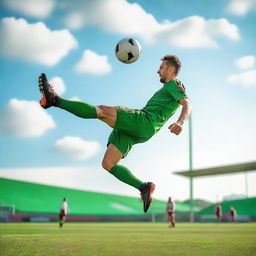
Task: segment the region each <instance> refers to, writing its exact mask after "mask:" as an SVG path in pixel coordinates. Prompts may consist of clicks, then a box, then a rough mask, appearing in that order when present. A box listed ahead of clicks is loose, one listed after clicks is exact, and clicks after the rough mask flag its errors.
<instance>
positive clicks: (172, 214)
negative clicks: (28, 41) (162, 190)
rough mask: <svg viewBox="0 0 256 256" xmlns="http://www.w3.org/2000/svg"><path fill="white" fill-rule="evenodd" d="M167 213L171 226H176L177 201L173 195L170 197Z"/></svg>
mask: <svg viewBox="0 0 256 256" xmlns="http://www.w3.org/2000/svg"><path fill="white" fill-rule="evenodd" d="M166 213H167V216H168V219H169V223H170V227H175V224H176V222H175V202H174V200H173V199H172V198H171V197H169V198H168V202H167V206H166Z"/></svg>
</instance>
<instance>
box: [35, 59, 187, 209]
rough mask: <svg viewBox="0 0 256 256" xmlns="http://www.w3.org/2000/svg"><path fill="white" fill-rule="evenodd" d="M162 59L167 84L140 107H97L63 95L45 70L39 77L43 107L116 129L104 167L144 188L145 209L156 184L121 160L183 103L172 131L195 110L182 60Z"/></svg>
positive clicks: (178, 129)
mask: <svg viewBox="0 0 256 256" xmlns="http://www.w3.org/2000/svg"><path fill="white" fill-rule="evenodd" d="M161 60H162V63H161V65H160V67H159V69H158V71H157V73H158V74H159V77H160V82H161V83H163V87H162V88H161V89H160V90H159V91H157V92H156V93H155V94H154V95H153V97H152V98H151V99H150V100H149V101H148V102H147V104H146V106H145V107H144V108H143V109H140V110H139V109H130V108H126V107H120V106H105V105H99V106H93V105H91V104H88V103H86V102H79V101H71V100H66V99H63V98H60V97H59V96H58V95H57V94H56V93H55V92H54V90H53V88H52V86H51V85H50V84H49V83H48V81H47V77H46V75H45V74H43V73H42V74H41V75H40V76H39V89H40V91H41V93H42V95H43V97H42V99H41V100H40V105H41V106H42V107H43V108H45V109H47V108H49V107H52V106H55V107H58V108H60V109H64V110H66V111H68V112H70V113H72V114H74V115H76V116H78V117H81V118H97V119H99V120H101V121H103V122H105V123H106V124H107V125H109V126H110V127H112V128H113V131H112V133H111V134H110V136H109V139H108V143H107V150H106V153H105V155H104V158H103V161H102V166H103V168H104V169H105V170H107V171H108V172H109V173H110V174H112V175H113V176H115V177H116V178H117V179H119V180H120V181H122V182H124V183H126V184H128V185H130V186H132V187H134V188H136V189H138V190H139V191H140V194H141V198H142V201H143V208H144V212H147V211H148V209H149V207H150V205H151V202H152V193H153V191H154V189H155V184H154V183H152V182H142V181H141V180H139V179H138V178H137V177H135V176H134V175H133V174H132V173H131V171H130V170H129V169H128V168H127V167H125V166H122V165H119V161H120V160H121V159H122V158H124V157H125V156H127V154H128V152H129V151H130V150H131V148H132V146H133V145H134V144H136V143H143V142H145V141H147V140H149V139H150V138H151V137H152V136H153V135H154V134H156V133H157V132H158V131H159V129H160V128H161V127H162V126H163V125H164V124H165V122H166V121H167V120H168V119H169V118H170V117H171V116H172V115H173V114H174V113H175V111H176V110H177V109H178V107H179V106H182V111H181V114H180V116H179V118H178V120H177V121H176V122H175V123H173V124H171V125H170V126H169V127H168V128H169V130H170V132H172V133H174V134H176V135H179V134H180V132H181V131H182V126H183V123H184V121H185V120H186V119H188V117H189V116H190V113H191V107H190V102H189V99H188V98H187V96H186V94H185V87H184V85H183V84H182V83H181V81H179V80H178V79H176V77H177V75H178V72H179V70H180V67H181V63H180V60H179V59H178V57H177V56H175V55H165V56H164V57H163V58H162V59H161ZM112 93H114V92H112Z"/></svg>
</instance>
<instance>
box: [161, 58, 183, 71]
mask: <svg viewBox="0 0 256 256" xmlns="http://www.w3.org/2000/svg"><path fill="white" fill-rule="evenodd" d="M161 61H166V62H167V65H168V67H170V66H173V67H175V75H178V73H179V71H180V67H181V62H180V60H179V58H178V57H177V56H176V55H171V54H167V55H165V56H164V57H163V58H162V59H161Z"/></svg>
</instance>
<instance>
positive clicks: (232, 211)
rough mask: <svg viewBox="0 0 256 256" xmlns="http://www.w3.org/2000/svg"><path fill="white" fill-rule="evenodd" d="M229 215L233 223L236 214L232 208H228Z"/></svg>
mask: <svg viewBox="0 0 256 256" xmlns="http://www.w3.org/2000/svg"><path fill="white" fill-rule="evenodd" d="M229 214H230V217H231V223H235V217H236V215H237V213H236V210H235V208H234V206H230V208H229Z"/></svg>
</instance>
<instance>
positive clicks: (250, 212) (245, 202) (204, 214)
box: [196, 197, 256, 222]
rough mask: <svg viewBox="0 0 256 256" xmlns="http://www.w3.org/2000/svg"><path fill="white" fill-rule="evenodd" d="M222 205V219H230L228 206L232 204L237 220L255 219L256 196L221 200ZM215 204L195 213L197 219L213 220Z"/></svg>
mask: <svg viewBox="0 0 256 256" xmlns="http://www.w3.org/2000/svg"><path fill="white" fill-rule="evenodd" d="M220 205H221V206H222V213H223V215H222V221H230V216H229V208H230V206H234V208H235V209H236V212H237V218H236V219H237V221H239V222H243V221H256V198H255V197H253V198H245V199H239V200H231V201H223V202H221V203H220ZM214 208H215V204H213V205H211V206H209V207H206V208H204V209H203V210H201V211H199V212H197V213H196V215H197V216H198V220H201V221H213V220H215V215H214Z"/></svg>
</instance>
